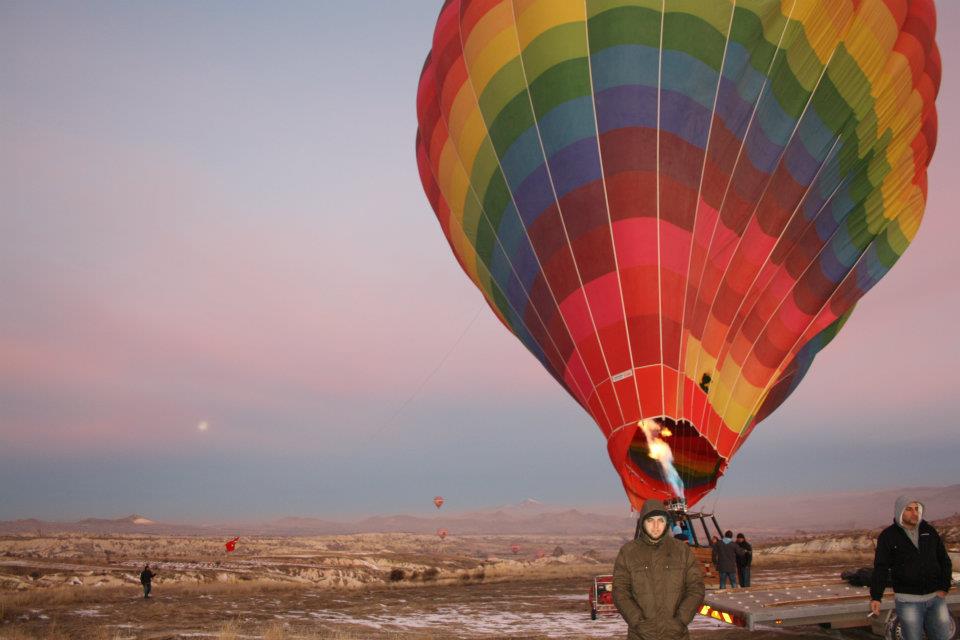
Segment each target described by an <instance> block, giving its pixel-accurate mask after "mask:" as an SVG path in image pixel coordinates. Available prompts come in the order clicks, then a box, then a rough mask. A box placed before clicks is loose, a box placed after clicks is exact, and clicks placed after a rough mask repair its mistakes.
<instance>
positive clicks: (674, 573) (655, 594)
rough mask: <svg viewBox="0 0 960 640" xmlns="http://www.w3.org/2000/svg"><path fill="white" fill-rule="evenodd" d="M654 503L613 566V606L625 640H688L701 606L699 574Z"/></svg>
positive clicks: (645, 508) (689, 553)
mask: <svg viewBox="0 0 960 640" xmlns="http://www.w3.org/2000/svg"><path fill="white" fill-rule="evenodd" d="M668 517H669V516H668V514H667V511H666V509H665V508H664V506H663V503H662V502H660V501H659V500H647V501H646V502H644V503H643V509H642V510H641V512H640V534H639V536H638V537H637V539H636V540H631V541H630V542H628V543H627V544H625V545H623V547H621V548H620V553H619V554H618V555H617V561H616V563H615V564H614V567H613V602H614V604H615V605H616V606H617V609H618V610H619V611H620V615H622V616H623V619H624V620H626V622H627V626H628V628H629V631H628V632H627V640H688V639H689V638H690V634H689V632H688V631H687V625H689V624H690V623H691V622H692V621H693V617H694V616H695V615H696V613H697V610H698V609H699V608H700V605H701V604H702V603H703V595H704V586H703V573H702V571H701V569H700V563H699V562H698V561H697V559H696V557H695V556H694V555H693V552H692V551H690V547H689V545H687V544H685V543H683V542H681V541H679V540H676V539H674V538H673V537H671V536H669V535H667V519H668Z"/></svg>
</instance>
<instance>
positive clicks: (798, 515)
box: [706, 484, 960, 537]
mask: <svg viewBox="0 0 960 640" xmlns="http://www.w3.org/2000/svg"><path fill="white" fill-rule="evenodd" d="M901 495H907V496H910V497H912V498H915V499H917V500H920V501H921V502H923V503H924V505H926V512H925V513H924V514H923V517H924V518H925V519H927V520H939V519H942V518H947V517H949V516H952V515H953V514H956V513H960V484H954V485H950V486H947V487H907V488H902V489H883V490H878V491H868V492H867V491H861V492H850V491H848V492H837V493H818V494H804V495H796V496H776V497H762V498H721V499H719V500H718V501H717V502H716V506H715V511H716V514H717V518H718V520H719V521H720V525H721V526H722V527H725V528H729V529H732V530H734V531H743V532H744V533H747V535H748V537H749V533H750V532H751V531H752V532H753V533H754V535H758V534H759V535H761V536H775V535H790V534H795V533H797V532H810V533H814V532H824V531H851V530H856V529H874V528H877V527H880V526H885V525H886V524H888V523H890V522H892V521H893V505H894V502H895V501H896V499H897V497H898V496H901ZM706 502H708V503H709V502H711V501H710V500H707V501H706Z"/></svg>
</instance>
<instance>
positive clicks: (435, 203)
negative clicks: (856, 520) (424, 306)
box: [416, 0, 940, 510]
mask: <svg viewBox="0 0 960 640" xmlns="http://www.w3.org/2000/svg"><path fill="white" fill-rule="evenodd" d="M935 29H936V14H935V9H934V4H933V0H800V1H787V0H740V1H738V2H733V1H732V0H587V1H586V2H585V3H576V2H567V1H566V0H510V1H508V0H448V1H447V2H445V3H444V4H443V8H442V10H441V12H440V16H439V19H438V20H437V25H436V30H435V33H434V38H433V45H432V49H431V51H430V53H429V55H428V57H427V60H426V63H425V65H424V68H423V71H422V75H421V77H420V84H419V91H418V95H417V116H418V122H419V128H418V132H417V139H416V152H417V161H418V166H419V169H420V175H421V179H422V182H423V186H424V189H425V192H426V195H427V197H428V199H429V201H430V204H431V205H432V207H433V209H434V212H435V213H436V217H437V220H438V221H439V223H440V227H441V229H442V231H443V233H444V235H445V236H446V239H447V241H448V243H449V245H450V247H451V249H452V251H453V254H454V256H455V257H456V259H457V261H458V262H459V264H460V266H461V267H462V268H463V270H464V271H465V272H466V274H467V276H468V277H469V278H470V279H471V280H472V281H473V282H474V284H475V285H476V286H477V288H478V289H479V290H480V291H481V292H482V294H483V296H484V297H485V299H486V301H487V302H488V303H489V305H490V308H491V309H492V310H493V312H494V314H496V316H497V318H499V320H500V321H501V322H502V323H503V324H504V326H506V327H507V329H509V330H510V331H511V332H512V333H513V334H514V335H515V336H516V337H517V338H518V339H519V340H520V341H521V342H522V343H523V344H524V346H525V347H526V348H527V349H528V350H529V351H530V353H532V354H533V356H534V357H536V358H537V359H538V360H539V361H540V362H541V363H542V365H543V366H544V368H545V369H546V370H547V371H548V372H549V373H550V375H551V376H553V378H554V379H555V380H556V381H557V382H558V383H559V384H560V385H561V386H562V387H563V388H564V389H566V391H567V392H568V393H569V394H570V395H571V396H572V397H573V398H574V399H575V400H576V401H577V402H578V403H579V404H580V405H581V406H582V407H583V409H584V410H585V411H586V412H587V413H588V414H589V415H590V416H591V417H592V418H593V420H594V421H595V422H596V424H597V425H598V426H599V428H600V431H601V432H602V434H603V436H604V437H605V439H606V443H607V451H608V453H609V456H610V459H611V461H612V463H613V466H614V467H615V468H616V470H617V472H618V473H619V476H620V478H621V480H622V482H623V486H624V489H625V491H626V494H627V496H628V498H629V500H630V502H631V505H632V506H633V508H636V509H638V510H639V508H640V505H641V504H642V502H643V500H644V499H646V498H649V497H656V498H662V499H667V498H670V497H673V496H675V495H676V494H677V491H676V489H674V488H673V487H671V485H670V483H669V478H668V477H667V474H666V473H665V471H664V469H663V468H662V467H661V465H660V464H658V462H657V461H655V460H653V459H652V458H651V457H650V456H651V453H652V450H651V448H652V446H653V445H654V444H656V442H657V441H658V440H664V437H665V435H666V434H664V433H663V432H662V430H663V429H666V430H667V431H668V432H669V433H670V436H669V437H667V438H666V439H665V441H666V442H668V443H669V445H670V448H671V450H672V456H673V463H674V465H675V468H676V471H677V472H678V475H679V478H680V480H681V481H682V483H683V485H685V491H686V498H687V502H688V504H690V505H692V504H694V503H696V502H697V501H698V500H700V499H701V498H702V497H703V496H704V495H705V494H707V493H708V492H709V491H710V490H711V489H712V488H713V487H714V486H715V485H716V482H717V479H718V478H719V477H720V476H721V475H722V474H723V473H724V471H725V470H726V469H727V466H728V464H729V463H730V460H731V459H732V458H733V456H734V455H735V454H736V453H737V451H738V450H739V448H740V447H741V446H743V444H744V441H745V440H746V438H747V437H748V436H749V435H750V433H751V432H752V431H753V429H754V428H755V427H756V426H757V425H758V424H759V423H760V422H761V421H763V420H764V419H765V418H766V417H767V416H769V415H770V414H771V412H773V411H774V410H775V409H776V408H777V407H778V406H780V404H781V403H783V401H784V400H785V399H786V398H787V397H788V396H789V395H790V394H791V393H792V392H793V390H794V389H796V388H797V385H798V384H799V383H800V381H801V380H802V379H803V377H804V376H805V375H806V373H807V372H808V370H809V368H810V365H811V362H812V360H813V358H814V356H815V355H816V354H817V352H819V351H820V350H821V349H822V348H824V347H825V346H826V345H827V344H828V343H829V342H830V341H831V340H832V339H833V338H834V337H835V336H836V335H837V333H838V332H839V331H840V330H841V328H842V327H843V326H844V323H845V322H846V320H847V319H848V318H849V317H850V313H851V312H852V310H853V308H854V305H855V303H856V302H857V300H859V299H860V298H861V297H862V296H863V295H864V294H865V293H866V292H867V291H868V290H869V289H870V288H871V287H873V286H874V285H875V284H876V283H877V282H878V281H879V280H880V278H881V277H883V275H884V274H886V273H887V271H889V269H890V268H891V267H892V266H893V264H894V263H895V262H896V261H897V259H898V258H899V257H900V256H901V255H902V254H903V252H904V251H905V250H906V248H907V245H908V244H909V243H910V241H911V240H912V239H913V237H914V236H915V234H916V233H917V229H918V227H919V224H920V220H921V218H922V215H923V211H924V206H925V201H926V191H927V174H926V168H927V165H928V163H929V162H930V158H931V154H932V153H933V150H934V145H935V140H936V131H937V114H936V109H935V105H934V100H935V97H936V94H937V91H938V87H939V82H940V55H939V52H938V49H937V46H936V43H935V41H934V33H935Z"/></svg>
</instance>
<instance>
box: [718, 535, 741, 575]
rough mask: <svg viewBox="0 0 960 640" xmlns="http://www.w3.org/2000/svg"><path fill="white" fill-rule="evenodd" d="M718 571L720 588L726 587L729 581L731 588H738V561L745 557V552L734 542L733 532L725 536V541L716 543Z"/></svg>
mask: <svg viewBox="0 0 960 640" xmlns="http://www.w3.org/2000/svg"><path fill="white" fill-rule="evenodd" d="M714 551H715V554H716V558H717V560H716V563H717V571H718V572H719V573H720V588H721V589H723V588H725V587H726V583H727V580H729V581H730V587H731V588H733V589H736V588H737V559H738V558H741V557H743V555H744V553H745V552H744V550H743V549H742V548H741V547H740V546H739V545H737V544H735V543H734V542H733V531H727V532H725V533H724V534H723V539H722V540H720V541H719V542H717V543H715V546H714Z"/></svg>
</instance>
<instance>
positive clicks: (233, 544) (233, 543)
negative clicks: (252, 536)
mask: <svg viewBox="0 0 960 640" xmlns="http://www.w3.org/2000/svg"><path fill="white" fill-rule="evenodd" d="M239 539H240V536H237V537H236V538H234V539H233V540H228V541H227V544H226V545H225V546H226V547H227V551H228V552H229V551H236V550H237V540H239Z"/></svg>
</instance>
